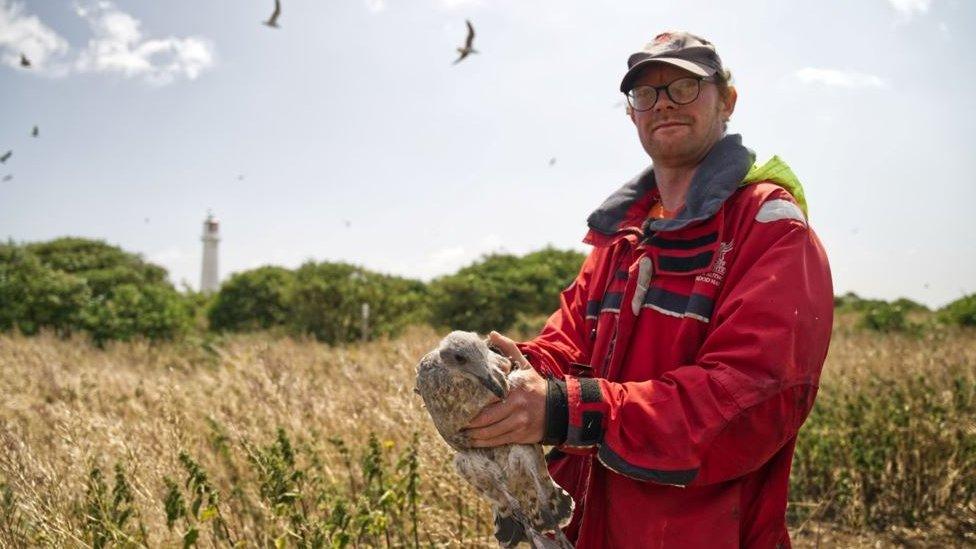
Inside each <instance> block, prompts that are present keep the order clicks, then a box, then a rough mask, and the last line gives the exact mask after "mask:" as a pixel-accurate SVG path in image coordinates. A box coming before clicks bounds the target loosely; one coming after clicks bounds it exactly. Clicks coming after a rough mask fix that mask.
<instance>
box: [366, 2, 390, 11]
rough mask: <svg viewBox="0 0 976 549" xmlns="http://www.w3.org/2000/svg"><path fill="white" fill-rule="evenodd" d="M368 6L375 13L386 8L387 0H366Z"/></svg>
mask: <svg viewBox="0 0 976 549" xmlns="http://www.w3.org/2000/svg"><path fill="white" fill-rule="evenodd" d="M366 7H367V8H369V11H371V12H373V13H377V12H381V11H383V10H385V9H386V0H366Z"/></svg>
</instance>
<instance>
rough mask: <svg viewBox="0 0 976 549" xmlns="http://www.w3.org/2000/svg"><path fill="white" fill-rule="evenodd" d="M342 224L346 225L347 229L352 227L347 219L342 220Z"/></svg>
mask: <svg viewBox="0 0 976 549" xmlns="http://www.w3.org/2000/svg"><path fill="white" fill-rule="evenodd" d="M342 222H343V223H344V224H345V225H346V228H347V229H348V228H349V226H350V225H352V223H351V222H350V221H349V220H348V219H343V220H342Z"/></svg>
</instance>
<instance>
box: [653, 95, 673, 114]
mask: <svg viewBox="0 0 976 549" xmlns="http://www.w3.org/2000/svg"><path fill="white" fill-rule="evenodd" d="M677 107H678V106H677V105H675V104H674V101H671V98H670V97H668V94H667V92H665V91H664V90H661V91H660V92H659V93H658V94H657V103H655V104H654V112H660V111H663V110H673V109H675V108H677Z"/></svg>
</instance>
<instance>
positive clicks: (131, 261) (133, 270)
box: [24, 237, 170, 297]
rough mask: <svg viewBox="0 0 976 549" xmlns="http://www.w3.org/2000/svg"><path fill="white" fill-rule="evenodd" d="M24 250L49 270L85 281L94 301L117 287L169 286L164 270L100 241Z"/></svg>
mask: <svg viewBox="0 0 976 549" xmlns="http://www.w3.org/2000/svg"><path fill="white" fill-rule="evenodd" d="M24 249H25V250H27V251H28V252H30V253H32V254H34V255H35V256H37V258H38V259H40V261H41V263H43V264H44V265H45V266H47V267H48V268H50V269H54V270H56V271H63V272H66V273H71V274H73V275H77V276H79V277H81V278H84V279H85V281H86V282H87V284H88V287H89V288H90V289H91V293H92V296H93V297H98V296H103V295H107V294H108V293H110V292H111V291H112V288H114V287H115V286H118V285H120V284H135V285H140V286H141V285H146V284H150V285H159V286H170V284H169V282H168V281H167V280H166V269H164V268H162V267H160V266H158V265H153V264H152V263H147V262H145V261H143V259H142V258H141V257H140V256H139V255H137V254H132V253H129V252H126V251H124V250H122V249H121V248H119V247H118V246H112V245H110V244H106V243H105V242H104V241H101V240H89V239H86V238H75V237H64V238H57V239H54V240H51V241H48V242H37V243H33V244H27V245H25V246H24Z"/></svg>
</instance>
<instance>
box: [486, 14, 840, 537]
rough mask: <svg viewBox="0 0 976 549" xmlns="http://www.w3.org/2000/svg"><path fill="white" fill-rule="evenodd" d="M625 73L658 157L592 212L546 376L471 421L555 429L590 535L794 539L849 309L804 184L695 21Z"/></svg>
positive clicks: (547, 341) (584, 531) (540, 352)
mask: <svg viewBox="0 0 976 549" xmlns="http://www.w3.org/2000/svg"><path fill="white" fill-rule="evenodd" d="M628 69H629V70H628V71H627V73H626V74H625V76H624V78H623V81H622V83H621V86H620V89H621V91H622V92H624V93H625V94H626V95H627V99H628V104H629V107H630V109H629V113H630V118H631V120H632V121H633V122H634V125H635V127H636V129H637V134H638V136H639V137H640V142H641V145H642V146H643V147H644V150H645V151H647V153H648V155H650V157H651V160H652V167H651V168H649V169H647V170H645V171H644V172H643V173H641V174H639V175H638V176H637V177H636V178H635V179H633V180H632V181H630V182H628V183H627V184H625V185H624V186H623V187H622V188H621V189H620V190H618V191H617V192H615V193H614V194H612V195H611V196H610V197H609V198H608V199H607V200H606V201H605V202H604V203H603V205H601V206H600V207H599V208H598V209H597V210H596V211H595V212H593V214H592V215H590V217H589V219H588V224H589V232H588V234H587V235H586V238H585V239H584V242H586V243H588V244H591V245H592V246H593V250H592V251H591V253H590V254H589V256H588V257H587V259H586V261H585V262H584V263H583V266H582V268H581V270H580V273H579V275H578V276H577V278H576V280H575V281H574V282H573V283H572V284H571V285H570V286H569V287H568V288H567V289H566V290H564V291H563V292H562V294H561V305H560V308H559V310H558V311H556V312H555V313H554V314H553V315H552V316H551V317H550V318H549V320H548V321H547V323H546V326H545V328H544V329H543V330H542V333H541V334H540V335H539V336H538V337H537V338H535V339H534V340H532V341H529V342H526V343H522V344H518V345H516V344H515V343H513V342H512V341H511V340H510V339H508V338H506V337H504V336H502V335H500V334H498V333H492V334H491V339H492V342H493V343H494V344H495V345H496V346H497V347H499V348H501V349H502V351H503V352H506V353H508V354H509V355H511V356H512V357H513V358H514V359H515V360H517V361H525V360H528V361H529V363H531V365H532V366H533V368H534V369H535V370H536V371H537V372H538V373H539V374H540V375H539V376H536V378H534V380H533V382H532V383H530V384H528V386H527V387H525V388H524V389H522V390H519V391H513V393H512V394H510V395H509V397H508V398H507V399H506V400H505V401H502V402H497V403H494V404H490V405H489V406H487V407H486V408H485V409H484V410H483V411H482V412H481V414H479V415H478V417H476V418H475V419H474V420H473V421H472V423H471V424H470V425H469V427H468V434H469V436H470V437H471V440H472V441H473V444H474V445H475V446H495V445H499V444H508V443H516V442H520V443H536V442H540V441H543V442H545V443H548V444H555V445H556V446H557V448H556V449H555V450H554V451H553V452H551V453H550V455H549V469H550V472H551V473H552V475H553V478H554V479H555V480H556V481H557V482H558V483H559V484H560V485H562V486H563V487H565V488H566V489H567V490H568V491H569V492H570V494H571V495H572V496H573V499H574V500H575V502H576V509H575V512H574V516H573V520H572V522H571V523H570V525H569V526H568V527H567V528H566V534H567V535H568V536H569V538H570V539H571V540H574V542H575V543H576V544H577V547H651V546H653V547H708V548H718V547H788V546H789V544H790V540H789V534H788V533H787V529H786V519H785V513H786V502H787V490H788V485H789V473H790V464H791V462H792V459H793V450H794V445H795V442H796V435H797V431H798V429H799V428H800V425H801V424H802V423H803V421H804V420H805V419H806V417H807V415H808V413H809V411H810V409H811V407H812V406H813V400H814V396H815V395H816V392H817V387H818V383H819V378H820V371H821V368H822V366H823V361H824V359H825V357H826V353H827V345H828V342H829V339H830V330H831V325H832V322H833V302H832V295H833V291H832V288H831V280H830V271H829V268H828V265H827V258H826V256H825V254H824V251H823V248H822V247H821V245H820V242H819V241H818V240H817V237H816V236H815V235H814V233H813V231H812V230H811V229H810V228H809V226H808V224H807V219H806V211H805V210H806V207H805V201H804V197H803V191H802V188H801V187H800V184H799V182H798V181H797V180H796V178H795V176H794V175H793V174H792V172H791V171H790V170H789V168H788V167H787V166H786V165H785V164H784V163H783V162H782V161H780V160H779V159H778V158H776V157H774V158H773V159H772V160H771V161H769V162H767V163H765V164H764V165H756V164H754V155H753V154H752V152H751V151H749V150H748V149H746V148H745V147H743V146H742V144H741V138H740V137H739V136H738V135H726V134H725V128H726V124H727V122H728V120H729V117H730V116H731V115H732V112H733V110H734V109H735V103H736V91H735V89H734V88H733V87H731V86H730V85H729V73H728V71H726V70H725V68H724V67H723V65H722V61H721V59H720V58H719V56H718V54H717V52H716V51H715V47H714V46H713V45H712V44H711V43H710V42H708V41H707V40H705V39H703V38H701V37H698V36H695V35H693V34H689V33H686V32H671V33H664V34H660V35H658V36H657V37H656V38H655V39H654V41H653V42H651V43H650V44H648V45H647V46H645V48H644V49H643V50H642V51H640V52H638V53H635V54H634V55H632V56H630V58H629V60H628Z"/></svg>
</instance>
